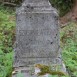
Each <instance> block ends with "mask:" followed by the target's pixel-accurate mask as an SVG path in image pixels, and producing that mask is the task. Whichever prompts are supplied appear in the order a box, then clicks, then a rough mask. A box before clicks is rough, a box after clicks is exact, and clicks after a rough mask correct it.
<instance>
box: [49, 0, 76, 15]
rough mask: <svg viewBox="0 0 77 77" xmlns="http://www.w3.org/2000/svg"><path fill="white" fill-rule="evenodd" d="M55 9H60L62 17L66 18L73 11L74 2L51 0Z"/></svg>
mask: <svg viewBox="0 0 77 77" xmlns="http://www.w3.org/2000/svg"><path fill="white" fill-rule="evenodd" d="M49 1H50V2H51V4H52V6H54V7H55V8H57V9H58V11H59V13H60V16H64V15H65V14H66V13H67V12H69V11H70V10H71V8H72V7H73V4H74V0H49Z"/></svg>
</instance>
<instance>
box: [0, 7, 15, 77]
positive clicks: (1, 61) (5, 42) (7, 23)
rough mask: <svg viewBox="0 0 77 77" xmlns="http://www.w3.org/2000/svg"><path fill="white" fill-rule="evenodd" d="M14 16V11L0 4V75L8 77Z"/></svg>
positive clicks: (10, 70)
mask: <svg viewBox="0 0 77 77" xmlns="http://www.w3.org/2000/svg"><path fill="white" fill-rule="evenodd" d="M14 16H15V14H14V12H11V11H9V10H8V8H6V9H5V8H4V7H2V6H0V77H9V76H10V74H11V72H12V64H13V63H12V62H13V42H14V41H13V40H14V38H15V32H14V30H15V18H14Z"/></svg>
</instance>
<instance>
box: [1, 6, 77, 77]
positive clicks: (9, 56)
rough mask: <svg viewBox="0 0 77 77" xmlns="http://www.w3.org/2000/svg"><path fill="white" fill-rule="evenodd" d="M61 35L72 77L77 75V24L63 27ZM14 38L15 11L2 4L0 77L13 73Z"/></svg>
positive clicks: (65, 57)
mask: <svg viewBox="0 0 77 77" xmlns="http://www.w3.org/2000/svg"><path fill="white" fill-rule="evenodd" d="M60 37H61V47H62V50H63V51H62V57H63V61H64V63H65V64H66V67H67V70H68V72H69V74H70V77H77V56H76V55H77V24H76V23H73V22H71V23H70V24H69V25H67V26H66V27H64V28H63V29H61V30H60ZM14 40H15V13H14V12H13V11H10V10H9V9H8V8H7V9H5V8H4V7H1V6H0V77H10V75H11V72H12V64H13V63H12V62H13V44H14ZM49 77H51V76H49ZM54 77H57V76H54Z"/></svg>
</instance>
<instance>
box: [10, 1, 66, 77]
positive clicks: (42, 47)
mask: <svg viewBox="0 0 77 77" xmlns="http://www.w3.org/2000/svg"><path fill="white" fill-rule="evenodd" d="M16 17H17V19H16V23H17V25H16V47H15V55H14V65H13V67H14V71H15V73H14V74H13V76H12V77H17V76H18V77H37V76H36V75H34V71H35V69H34V65H36V64H43V65H48V66H50V65H60V66H61V70H63V71H66V69H65V67H63V62H62V59H61V54H60V52H61V50H60V39H59V25H58V14H57V10H56V9H55V8H53V7H52V6H51V4H50V3H49V1H48V0H25V1H24V2H23V3H22V6H20V7H18V8H17V9H16ZM17 72H20V73H21V74H20V73H17ZM32 73H33V74H32ZM20 75H21V76H20ZM43 77H44V76H43Z"/></svg>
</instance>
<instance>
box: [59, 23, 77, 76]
mask: <svg viewBox="0 0 77 77" xmlns="http://www.w3.org/2000/svg"><path fill="white" fill-rule="evenodd" d="M60 32H61V46H62V49H63V52H62V56H63V61H64V62H65V64H66V67H67V70H68V72H69V74H70V75H71V77H77V24H76V23H74V22H71V23H70V24H69V25H67V26H66V27H65V28H63V29H61V31H60Z"/></svg>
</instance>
